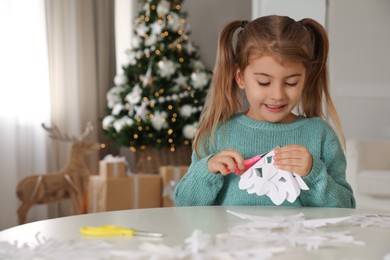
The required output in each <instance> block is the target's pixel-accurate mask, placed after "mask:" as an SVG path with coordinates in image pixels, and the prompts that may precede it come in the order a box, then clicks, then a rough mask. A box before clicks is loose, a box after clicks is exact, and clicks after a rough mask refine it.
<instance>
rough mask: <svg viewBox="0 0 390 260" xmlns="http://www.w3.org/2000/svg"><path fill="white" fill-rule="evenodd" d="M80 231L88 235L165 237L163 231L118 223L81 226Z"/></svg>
mask: <svg viewBox="0 0 390 260" xmlns="http://www.w3.org/2000/svg"><path fill="white" fill-rule="evenodd" d="M80 233H81V234H83V235H87V236H147V237H163V236H164V235H163V234H162V233H157V232H149V231H140V230H136V229H133V228H125V227H120V226H116V225H102V226H87V227H82V228H80Z"/></svg>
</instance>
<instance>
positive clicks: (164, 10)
mask: <svg viewBox="0 0 390 260" xmlns="http://www.w3.org/2000/svg"><path fill="white" fill-rule="evenodd" d="M170 8H171V3H170V2H168V1H166V0H162V1H160V3H159V4H158V5H157V15H158V16H160V17H163V16H165V15H167V14H168V13H169V9H170Z"/></svg>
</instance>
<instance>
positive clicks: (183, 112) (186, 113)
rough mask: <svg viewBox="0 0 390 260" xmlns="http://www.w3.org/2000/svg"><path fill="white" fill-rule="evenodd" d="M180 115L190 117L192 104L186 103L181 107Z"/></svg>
mask: <svg viewBox="0 0 390 260" xmlns="http://www.w3.org/2000/svg"><path fill="white" fill-rule="evenodd" d="M180 115H181V116H182V117H184V118H188V117H190V116H191V115H192V107H191V106H190V105H184V106H182V107H181V109H180Z"/></svg>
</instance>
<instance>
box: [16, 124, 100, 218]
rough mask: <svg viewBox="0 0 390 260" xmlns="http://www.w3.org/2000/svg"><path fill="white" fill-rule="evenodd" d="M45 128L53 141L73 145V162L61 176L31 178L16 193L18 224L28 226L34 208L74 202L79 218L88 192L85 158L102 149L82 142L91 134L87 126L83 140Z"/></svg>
mask: <svg viewBox="0 0 390 260" xmlns="http://www.w3.org/2000/svg"><path fill="white" fill-rule="evenodd" d="M42 127H43V128H44V129H45V130H46V131H48V132H49V136H50V137H51V138H52V139H54V140H61V141H68V142H72V143H73V144H72V148H71V152H70V158H69V160H68V163H67V165H66V166H65V167H64V168H63V169H62V170H60V171H59V172H53V173H47V174H45V175H33V176H28V177H26V178H24V179H23V180H21V181H20V182H19V184H18V186H17V189H16V193H17V196H18V198H19V200H20V201H21V202H22V204H21V206H20V207H19V209H18V218H19V224H23V223H26V220H27V214H28V211H29V209H30V208H31V207H32V206H33V205H35V204H47V203H52V202H59V201H62V200H64V199H69V198H70V199H71V201H72V207H73V211H74V214H80V213H81V212H80V211H81V206H82V196H83V194H84V192H85V191H86V189H87V184H88V178H89V175H90V171H89V169H88V167H87V165H86V162H85V158H84V157H85V155H87V154H89V153H91V152H93V151H97V150H99V149H100V144H98V143H94V142H87V141H84V140H83V139H84V138H85V137H86V136H87V135H88V134H89V133H90V132H91V131H92V129H93V127H92V124H91V123H88V124H87V126H86V128H85V131H84V132H83V133H82V134H81V136H80V137H78V138H76V137H71V136H69V135H67V134H62V133H61V132H60V131H59V130H58V128H57V127H56V126H54V127H51V128H49V127H46V126H45V125H44V124H42Z"/></svg>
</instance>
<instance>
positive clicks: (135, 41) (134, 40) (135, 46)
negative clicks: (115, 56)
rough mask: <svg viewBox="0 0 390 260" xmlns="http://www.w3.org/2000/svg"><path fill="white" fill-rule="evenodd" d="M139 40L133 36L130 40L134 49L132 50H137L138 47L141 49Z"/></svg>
mask: <svg viewBox="0 0 390 260" xmlns="http://www.w3.org/2000/svg"><path fill="white" fill-rule="evenodd" d="M141 42H142V40H141V38H140V37H138V36H137V35H134V36H133V37H132V39H131V46H132V47H133V48H134V49H138V48H139V47H141Z"/></svg>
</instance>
